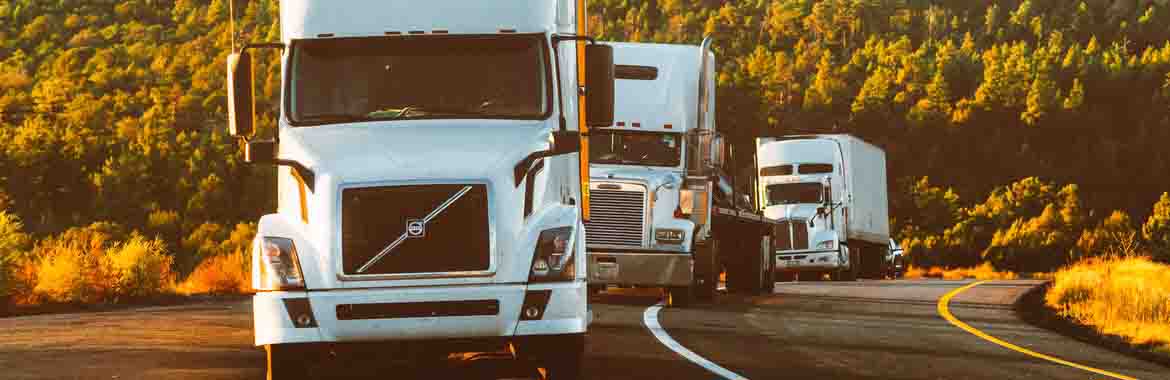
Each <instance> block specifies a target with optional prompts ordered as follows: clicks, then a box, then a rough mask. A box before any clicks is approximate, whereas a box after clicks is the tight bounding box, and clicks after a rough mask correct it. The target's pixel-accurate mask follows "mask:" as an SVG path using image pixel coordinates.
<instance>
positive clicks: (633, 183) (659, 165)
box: [586, 40, 776, 305]
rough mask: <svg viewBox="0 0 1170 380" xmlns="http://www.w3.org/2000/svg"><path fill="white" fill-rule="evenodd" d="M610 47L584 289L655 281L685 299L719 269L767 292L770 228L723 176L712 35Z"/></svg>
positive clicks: (594, 146)
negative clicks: (609, 115)
mask: <svg viewBox="0 0 1170 380" xmlns="http://www.w3.org/2000/svg"><path fill="white" fill-rule="evenodd" d="M610 45H612V46H613V47H614V62H615V64H616V65H617V66H616V68H615V77H616V78H617V82H616V84H615V95H614V96H615V98H616V99H617V100H616V102H615V103H616V104H615V123H614V124H613V125H611V126H608V127H606V128H599V129H594V130H593V131H592V132H591V136H590V140H589V145H590V160H591V164H592V175H593V178H592V181H591V185H590V187H591V191H590V192H591V194H592V197H591V203H590V205H591V211H592V212H591V213H592V219H590V220H589V221H588V222H586V229H587V230H588V234H587V235H586V236H587V237H586V239H587V240H586V242H587V244H586V250H587V251H588V267H589V271H588V275H589V284H590V286H591V287H592V288H593V289H594V290H598V289H601V288H603V287H605V286H609V285H617V286H641V287H662V288H666V289H667V290H668V292H669V293H668V294H669V301H670V302H671V303H672V304H674V305H684V304H686V303H688V302H690V300H691V298H692V297H697V298H700V299H705V298H710V297H711V296H713V295H714V292H715V288H716V286H717V283H718V281H719V276H720V273H722V272H724V271H726V275H727V283H728V288H729V289H730V290H735V291H744V292H759V291H765V292H770V291H771V289H772V285H773V282H772V281H771V279H770V275H771V273H772V271H771V266H770V262H771V259H770V256H771V242H772V240H771V235H772V229H773V228H774V227H776V224H775V223H774V222H771V221H769V220H767V219H765V218H764V217H763V215H761V214H759V213H755V212H753V211H754V210H753V208H752V207H751V206H750V201H746V202H745V201H744V200H746V199H748V198H749V197H748V196H747V195H746V194H745V193H739V194H738V195H737V194H736V192H735V191H734V186H731V185H730V181H729V179H728V176H727V175H726V174H727V173H726V172H725V168H726V167H729V166H730V164H729V163H728V162H727V161H728V160H725V159H724V158H725V150H724V144H723V142H722V141H723V138H722V137H721V136H720V135H719V133H718V132H716V129H715V79H714V76H715V56H714V54H713V53H711V51H710V50H709V45H710V40H707V41H705V42H704V43H703V45H702V46H691V45H668V44H644V43H612V44H610ZM741 196H742V197H741ZM737 200H738V201H739V202H736V201H737Z"/></svg>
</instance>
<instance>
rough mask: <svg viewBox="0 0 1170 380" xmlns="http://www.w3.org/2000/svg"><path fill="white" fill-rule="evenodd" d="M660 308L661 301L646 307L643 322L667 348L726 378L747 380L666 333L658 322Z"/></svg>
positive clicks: (729, 379)
mask: <svg viewBox="0 0 1170 380" xmlns="http://www.w3.org/2000/svg"><path fill="white" fill-rule="evenodd" d="M660 310H662V304H661V303H659V304H657V305H654V306H651V307H648V308H646V311H645V312H644V313H642V323H645V324H646V328H647V329H650V332H651V333H652V334H654V337H655V338H657V339H658V341H659V342H661V343H662V345H663V346H666V348H669V349H670V350H671V351H674V352H675V353H677V354H679V355H681V356H682V357H684V358H686V359H687V360H690V361H691V362H692V363H695V364H698V365H699V366H700V367H703V368H705V369H706V370H708V371H711V372H712V373H714V374H716V375H719V376H720V377H722V378H724V379H727V380H747V378H746V377H743V376H740V375H739V374H738V373H735V372H731V371H730V370H728V369H727V368H723V367H720V366H719V365H718V364H715V363H714V362H712V361H710V360H707V359H706V358H703V357H702V356H699V354H696V353H695V352H694V351H691V350H689V349H687V348H686V347H683V345H682V344H680V343H679V342H677V341H675V340H674V338H671V337H670V334H667V333H666V329H663V328H662V325H659V324H658V311H660Z"/></svg>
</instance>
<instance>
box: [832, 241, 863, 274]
mask: <svg viewBox="0 0 1170 380" xmlns="http://www.w3.org/2000/svg"><path fill="white" fill-rule="evenodd" d="M843 249H845V251H846V252H847V253H848V254H849V267H848V268H841V269H838V270H837V271H836V272H833V274H832V276H833V281H846V282H848V281H857V273H858V272H859V271H860V270H861V252H859V251H858V250H857V249H850V248H848V247H845V248H843Z"/></svg>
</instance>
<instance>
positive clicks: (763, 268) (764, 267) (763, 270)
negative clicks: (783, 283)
mask: <svg viewBox="0 0 1170 380" xmlns="http://www.w3.org/2000/svg"><path fill="white" fill-rule="evenodd" d="M773 263H774V261H773V260H772V237H771V236H769V235H764V238H763V239H761V241H760V276H761V278H762V280H763V281H762V283H761V284H760V293H763V294H772V293H774V292H775V291H776V278H775V277H774V276H773V274H774V273H775V271H774V269H775V268H774V266H773Z"/></svg>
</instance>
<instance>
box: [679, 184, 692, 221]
mask: <svg viewBox="0 0 1170 380" xmlns="http://www.w3.org/2000/svg"><path fill="white" fill-rule="evenodd" d="M694 209H695V191H694V190H688V189H682V190H679V192H678V210H679V211H680V213H681V214H682V215H690V214H691V213H692V211H693V210H694Z"/></svg>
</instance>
